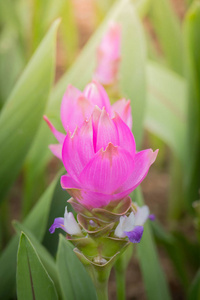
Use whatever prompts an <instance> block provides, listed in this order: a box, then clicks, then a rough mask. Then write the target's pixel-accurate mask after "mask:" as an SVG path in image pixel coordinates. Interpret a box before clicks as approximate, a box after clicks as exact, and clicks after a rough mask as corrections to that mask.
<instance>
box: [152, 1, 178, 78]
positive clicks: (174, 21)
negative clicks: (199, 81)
mask: <svg viewBox="0 0 200 300" xmlns="http://www.w3.org/2000/svg"><path fill="white" fill-rule="evenodd" d="M148 17H149V18H150V21H151V22H152V24H153V26H154V30H155V33H156V34H157V37H158V41H159V43H160V44H161V48H162V50H163V52H164V58H165V59H166V62H167V64H168V66H169V67H170V68H171V69H172V70H174V71H175V72H177V73H179V74H183V55H182V53H183V51H182V49H183V41H182V32H181V26H180V21H179V20H178V16H177V15H176V14H175V12H174V11H173V9H172V7H171V3H170V1H169V0H151V7H150V11H149V15H148Z"/></svg>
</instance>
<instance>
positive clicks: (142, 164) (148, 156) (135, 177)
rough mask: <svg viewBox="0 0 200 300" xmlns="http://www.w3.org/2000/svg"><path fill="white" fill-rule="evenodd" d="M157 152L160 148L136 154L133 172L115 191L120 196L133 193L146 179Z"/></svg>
mask: <svg viewBox="0 0 200 300" xmlns="http://www.w3.org/2000/svg"><path fill="white" fill-rule="evenodd" d="M157 154H158V150H156V151H155V152H153V150H152V149H146V150H143V151H140V152H138V153H136V154H135V157H134V161H135V165H134V169H133V172H132V174H131V175H130V176H129V178H128V179H127V180H126V181H125V182H124V183H123V184H122V186H121V187H120V188H119V189H117V190H116V191H115V193H116V194H118V195H119V198H120V197H125V196H126V195H128V194H129V193H131V192H132V191H133V190H134V189H136V187H137V186H138V185H139V184H140V183H141V182H142V181H143V180H144V178H145V177H146V175H147V173H148V171H149V168H150V166H151V165H152V164H153V163H154V161H155V159H156V157H157Z"/></svg>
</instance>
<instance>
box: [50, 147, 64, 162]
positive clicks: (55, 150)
mask: <svg viewBox="0 0 200 300" xmlns="http://www.w3.org/2000/svg"><path fill="white" fill-rule="evenodd" d="M49 149H50V150H51V152H52V153H53V154H54V155H55V156H56V157H58V158H59V159H60V160H62V144H55V145H49Z"/></svg>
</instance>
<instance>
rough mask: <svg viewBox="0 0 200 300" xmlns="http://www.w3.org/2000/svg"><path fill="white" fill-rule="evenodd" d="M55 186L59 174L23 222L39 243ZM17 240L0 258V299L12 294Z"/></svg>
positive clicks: (14, 240)
mask: <svg viewBox="0 0 200 300" xmlns="http://www.w3.org/2000/svg"><path fill="white" fill-rule="evenodd" d="M58 178H59V180H58ZM56 184H59V185H60V173H59V174H58V176H56V178H55V179H54V181H53V182H52V183H51V185H50V186H49V187H48V189H47V190H46V191H45V192H44V194H43V195H42V196H41V198H40V199H39V201H38V202H37V204H36V205H35V207H34V208H33V209H32V211H31V212H30V213H29V215H28V216H27V218H26V219H25V221H24V225H25V226H26V227H27V228H28V229H29V230H30V231H31V232H32V233H33V234H34V235H35V236H37V239H38V240H39V241H41V240H42V238H43V236H44V233H45V231H46V227H47V221H48V216H49V210H50V206H51V201H52V197H53V195H54V197H55V198H56V197H57V194H56V193H55V194H54V190H55V186H56ZM18 240H19V238H18V236H14V237H13V238H12V239H11V240H10V242H9V244H8V245H7V247H6V248H5V250H4V251H3V253H2V254H1V256H0V265H1V268H0V298H2V299H9V298H10V295H12V293H14V288H15V276H16V255H17V247H18Z"/></svg>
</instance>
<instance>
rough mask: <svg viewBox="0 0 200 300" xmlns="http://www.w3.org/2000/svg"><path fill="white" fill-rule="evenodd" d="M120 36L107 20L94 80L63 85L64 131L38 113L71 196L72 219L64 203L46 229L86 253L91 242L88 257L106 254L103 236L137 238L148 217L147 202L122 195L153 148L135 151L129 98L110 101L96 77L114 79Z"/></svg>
mask: <svg viewBox="0 0 200 300" xmlns="http://www.w3.org/2000/svg"><path fill="white" fill-rule="evenodd" d="M120 40H121V31H120V27H119V26H118V25H115V24H113V25H112V26H111V28H110V29H109V31H108V33H107V34H106V36H105V37H104V38H103V40H102V43H101V45H100V46H99V49H98V66H97V68H96V71H95V74H94V78H95V79H96V80H93V81H92V82H91V83H89V84H88V85H87V86H86V88H85V89H84V91H83V92H81V91H79V90H78V89H76V88H75V87H73V86H71V85H70V86H68V88H67V90H66V92H65V94H64V97H63V100H62V104H61V121H62V124H63V127H64V129H65V131H66V133H61V132H59V131H58V130H56V128H55V127H54V126H53V124H52V123H51V122H50V121H49V120H48V118H47V117H46V116H45V117H44V119H45V121H46V122H47V124H48V126H49V127H50V129H51V131H52V132H53V134H54V135H55V137H56V139H57V140H58V142H59V143H58V144H56V145H50V149H51V151H52V152H53V153H54V155H56V156H57V157H58V158H59V159H61V160H62V162H63V164H64V166H65V169H66V171H67V174H66V175H63V176H62V177H61V186H62V188H63V189H65V190H66V191H67V192H68V193H69V194H70V195H71V196H72V198H71V199H70V200H69V202H70V203H71V205H72V207H73V208H74V209H75V211H76V212H77V213H78V215H77V220H78V222H77V221H76V220H75V218H74V216H73V214H72V213H71V212H68V210H67V207H66V209H65V214H64V218H56V219H55V221H54V223H53V225H52V226H51V228H50V232H51V233H53V232H54V231H55V229H56V228H62V229H63V230H64V231H65V232H66V233H67V237H68V238H69V239H70V240H71V241H72V243H74V245H78V248H79V250H81V249H82V250H83V252H84V251H85V252H86V253H87V251H88V250H87V251H86V249H88V248H87V247H85V245H86V244H87V245H90V246H91V247H92V245H93V246H94V245H95V246H94V247H93V248H95V249H96V251H97V252H94V253H93V255H91V253H90V251H91V250H89V253H90V257H92V256H94V257H99V253H98V249H101V257H104V258H105V257H107V256H106V253H107V252H106V251H107V250H105V255H103V253H104V251H103V250H102V249H104V246H105V245H106V243H107V242H108V240H109V243H113V244H115V243H119V245H121V244H120V243H122V242H121V241H123V243H122V245H124V246H125V245H126V244H127V242H132V243H139V242H140V240H141V237H142V234H143V225H144V223H145V221H146V220H147V219H148V218H149V217H150V216H149V209H148V207H147V206H143V207H138V206H137V205H136V204H134V203H132V201H131V199H130V197H129V196H128V195H129V194H130V193H131V192H132V191H133V190H134V189H136V187H137V186H138V185H139V184H140V183H141V181H142V180H143V179H144V178H145V177H146V175H147V173H148V170H149V168H150V166H151V164H152V163H153V162H154V161H155V159H156V156H157V153H158V150H156V151H155V152H153V151H152V149H146V150H143V151H139V152H138V151H136V144H135V139H134V136H133V134H132V131H131V128H132V117H131V107H130V101H129V100H125V99H120V100H118V101H117V102H115V104H113V105H111V104H110V101H109V97H108V95H107V93H106V90H105V89H104V87H103V86H102V85H101V84H100V83H99V82H101V83H103V84H111V83H113V82H114V81H115V80H116V75H117V70H118V65H119V60H120ZM102 78H103V79H104V80H102ZM99 236H101V239H99ZM97 237H98V238H97ZM86 240H87V242H86ZM100 245H101V246H100ZM120 247H121V246H120ZM95 259H96V258H95Z"/></svg>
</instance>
